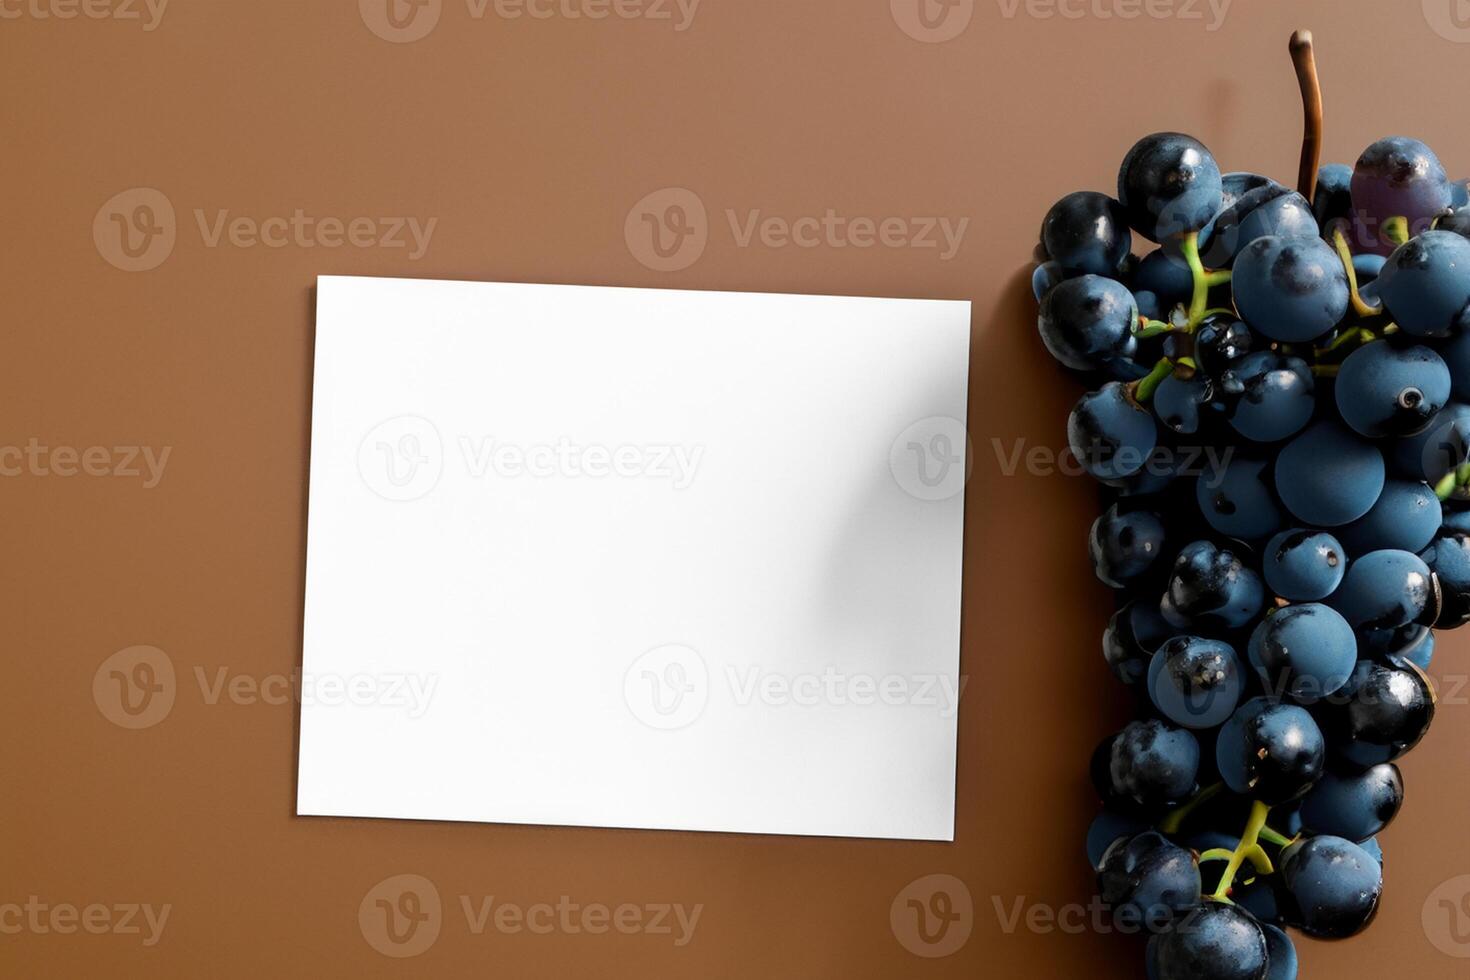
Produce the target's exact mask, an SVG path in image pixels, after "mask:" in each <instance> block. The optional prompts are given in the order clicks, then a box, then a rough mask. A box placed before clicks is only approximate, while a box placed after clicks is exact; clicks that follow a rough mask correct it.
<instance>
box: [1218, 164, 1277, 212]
mask: <svg viewBox="0 0 1470 980" xmlns="http://www.w3.org/2000/svg"><path fill="white" fill-rule="evenodd" d="M1281 186H1282V185H1281V184H1279V183H1278V182H1277V181H1275V180H1274V179H1272V178H1270V177H1267V176H1266V175H1265V174H1256V173H1251V172H1250V171H1248V170H1234V171H1231V172H1230V173H1228V174H1225V175H1224V176H1222V177H1221V178H1220V211H1221V213H1222V214H1223V213H1224V212H1226V211H1228V210H1230V209H1231V208H1233V207H1234V206H1235V204H1236V202H1237V201H1239V200H1240V199H1241V198H1243V197H1245V196H1246V195H1247V194H1249V193H1250V192H1251V191H1254V190H1260V189H1261V188H1262V187H1281Z"/></svg>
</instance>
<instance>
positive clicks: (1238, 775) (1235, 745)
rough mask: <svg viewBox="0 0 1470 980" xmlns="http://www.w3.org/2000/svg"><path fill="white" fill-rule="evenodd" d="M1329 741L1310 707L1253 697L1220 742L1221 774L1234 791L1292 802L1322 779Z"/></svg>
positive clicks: (1269, 800) (1233, 718)
mask: <svg viewBox="0 0 1470 980" xmlns="http://www.w3.org/2000/svg"><path fill="white" fill-rule="evenodd" d="M1326 756H1327V745H1326V741H1325V739H1324V738H1323V736H1322V731H1321V729H1320V728H1319V727H1318V726H1317V722H1316V721H1315V720H1314V719H1313V718H1312V716H1311V715H1310V714H1309V713H1308V712H1307V710H1306V709H1305V708H1302V707H1299V706H1297V705H1294V704H1285V703H1283V702H1279V701H1274V700H1272V699H1270V698H1252V699H1251V700H1249V701H1247V702H1246V703H1245V704H1243V705H1241V706H1240V707H1239V708H1237V709H1236V711H1235V714H1233V715H1231V716H1230V720H1229V721H1227V722H1226V723H1225V725H1224V727H1223V728H1221V729H1220V737H1219V740H1218V741H1217V742H1216V744H1215V761H1216V763H1217V764H1218V765H1219V767H1220V777H1221V778H1222V779H1223V780H1224V781H1225V785H1227V786H1229V787H1230V791H1231V792H1232V793H1238V794H1240V795H1241V796H1247V797H1250V798H1251V799H1255V800H1260V801H1261V802H1262V803H1265V804H1267V805H1269V806H1275V805H1277V804H1280V803H1287V802H1290V801H1291V800H1294V799H1297V798H1298V797H1300V796H1302V795H1304V794H1305V793H1306V792H1307V791H1308V790H1310V789H1311V788H1312V786H1313V784H1315V783H1316V781H1317V780H1318V779H1319V778H1320V777H1321V775H1322V770H1323V766H1324V765H1325V763H1326Z"/></svg>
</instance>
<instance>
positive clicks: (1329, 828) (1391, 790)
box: [1301, 763, 1404, 842]
mask: <svg viewBox="0 0 1470 980" xmlns="http://www.w3.org/2000/svg"><path fill="white" fill-rule="evenodd" d="M1403 804H1404V779H1403V776H1402V775H1400V774H1399V767H1398V766H1396V765H1394V764H1393V763H1384V764H1383V765H1379V766H1374V767H1373V768H1371V769H1369V770H1367V771H1366V772H1360V773H1349V774H1345V775H1343V774H1338V773H1334V772H1330V771H1329V772H1327V773H1324V774H1323V776H1322V778H1321V779H1319V780H1317V785H1316V786H1313V787H1312V791H1311V792H1310V793H1308V794H1307V795H1306V796H1304V797H1303V798H1302V809H1301V814H1302V826H1303V827H1305V828H1306V830H1307V833H1309V834H1313V835H1317V834H1331V835H1333V836H1336V837H1344V838H1346V839H1348V840H1350V841H1354V842H1362V841H1365V840H1367V839H1368V838H1370V837H1372V836H1373V835H1374V834H1377V833H1378V832H1379V831H1380V830H1382V829H1383V828H1384V827H1387V826H1388V825H1389V823H1390V822H1391V821H1392V820H1393V818H1394V817H1395V816H1397V815H1398V812H1399V808H1400V807H1401V806H1403Z"/></svg>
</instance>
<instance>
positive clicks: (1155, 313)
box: [1133, 289, 1164, 320]
mask: <svg viewBox="0 0 1470 980" xmlns="http://www.w3.org/2000/svg"><path fill="white" fill-rule="evenodd" d="M1133 304H1134V305H1135V306H1137V307H1138V315H1139V316H1141V317H1143V318H1144V319H1145V320H1162V319H1163V318H1164V302H1163V300H1161V299H1159V297H1158V296H1157V294H1155V293H1151V292H1149V291H1148V290H1147V289H1135V290H1134V291H1133Z"/></svg>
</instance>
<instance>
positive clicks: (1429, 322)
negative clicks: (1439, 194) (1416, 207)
mask: <svg viewBox="0 0 1470 980" xmlns="http://www.w3.org/2000/svg"><path fill="white" fill-rule="evenodd" d="M1467 270H1470V240H1467V239H1465V238H1462V237H1461V236H1459V235H1456V234H1455V233H1454V232H1450V231H1426V232H1425V233H1424V234H1422V235H1420V236H1419V237H1418V238H1413V239H1410V240H1409V241H1407V242H1405V243H1404V244H1403V245H1401V246H1399V247H1398V249H1397V250H1396V251H1395V252H1394V253H1393V254H1392V255H1390V256H1389V258H1388V261H1387V262H1386V263H1384V265H1383V272H1382V273H1380V274H1379V276H1378V279H1377V280H1376V281H1375V282H1374V283H1373V286H1374V289H1375V290H1376V292H1377V294H1378V296H1379V298H1380V299H1382V300H1383V305H1384V307H1385V308H1386V309H1387V310H1388V312H1389V315H1390V316H1392V317H1393V319H1394V322H1395V323H1397V324H1398V325H1399V328H1400V329H1401V330H1403V331H1404V332H1405V333H1407V334H1411V335H1413V336H1415V337H1448V336H1449V335H1450V334H1451V333H1453V332H1455V331H1458V330H1460V329H1462V328H1464V327H1466V326H1470V310H1467V307H1470V272H1467Z"/></svg>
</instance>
